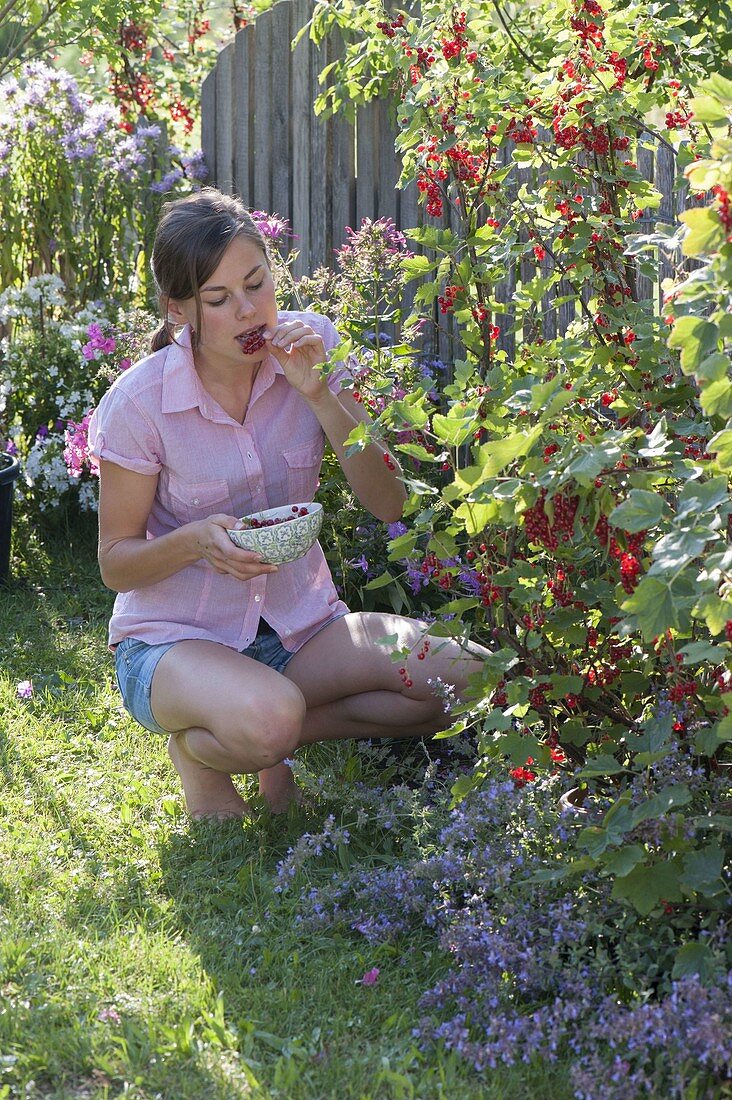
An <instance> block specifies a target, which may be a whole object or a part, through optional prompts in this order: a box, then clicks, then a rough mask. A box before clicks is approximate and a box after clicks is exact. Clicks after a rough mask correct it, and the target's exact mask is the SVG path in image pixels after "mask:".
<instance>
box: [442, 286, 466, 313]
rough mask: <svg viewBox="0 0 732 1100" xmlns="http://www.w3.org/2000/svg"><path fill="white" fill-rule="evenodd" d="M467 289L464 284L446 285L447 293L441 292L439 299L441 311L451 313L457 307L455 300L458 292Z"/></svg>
mask: <svg viewBox="0 0 732 1100" xmlns="http://www.w3.org/2000/svg"><path fill="white" fill-rule="evenodd" d="M464 290H465V287H464V286H446V287H445V293H444V294H440V296H439V297H438V299H437V304H438V305H439V307H440V313H451V312H452V310H453V309H454V308H455V300H456V298H457V296H458V294H461V293H462V291H464Z"/></svg>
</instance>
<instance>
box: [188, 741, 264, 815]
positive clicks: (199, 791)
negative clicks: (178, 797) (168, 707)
mask: <svg viewBox="0 0 732 1100" xmlns="http://www.w3.org/2000/svg"><path fill="white" fill-rule="evenodd" d="M168 754H169V756H170V759H171V760H172V761H173V764H174V765H175V770H176V771H177V772H178V775H179V776H180V778H181V782H182V784H183V794H184V795H185V800H186V808H187V809H188V813H189V814H190V815H191V817H192V818H193V819H194V820H198V819H199V818H207V817H215V818H217V819H218V820H222V821H223V820H225V819H226V818H229V817H249V816H250V815H251V812H252V810H251V806H250V805H249V803H248V802H246V801H245V800H244V799H243V798H242V796H241V795H240V794H239V792H238V791H237V789H236V787H235V786H234V784H233V783H232V780H231V776H230V775H228V774H227V773H226V772H218V771H215V770H214V769H213V768H210V767H209V766H208V765H207V764H202V763H201V761H200V760H196V758H195V757H194V756H191V754H190V753H189V751H188V746H187V744H186V738H185V736H183V734H173V733H171V735H170V738H169V740H168Z"/></svg>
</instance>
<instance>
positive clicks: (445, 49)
mask: <svg viewBox="0 0 732 1100" xmlns="http://www.w3.org/2000/svg"><path fill="white" fill-rule="evenodd" d="M466 29H467V24H466V15H465V12H464V11H461V12H458V13H457V14H456V15H455V16H454V18H453V20H452V26H451V31H452V35H453V37H452V38H443V39H442V56H443V57H444V58H445V61H451V60H452V58H453V57H458V58H459V57H460V55H461V53H462V52H463V50H465V51H466V53H465V60H466V61H475V60H476V58H477V56H478V55H477V53H476V52H475V50H468V45H469V42H468V37H467V35H466V33H465V31H466Z"/></svg>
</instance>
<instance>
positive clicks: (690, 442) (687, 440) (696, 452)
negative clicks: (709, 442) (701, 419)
mask: <svg viewBox="0 0 732 1100" xmlns="http://www.w3.org/2000/svg"><path fill="white" fill-rule="evenodd" d="M676 438H677V439H678V440H680V441H681V442H682V443H683V444H685V446H684V458H699V459H703V460H704V461H707V460H709V459H711V457H712V456H711V455H710V454H709V453H708V451H707V446H706V440H704V439H702V437H701V436H700V435H678V436H676Z"/></svg>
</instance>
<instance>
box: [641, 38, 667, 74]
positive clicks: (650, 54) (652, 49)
mask: <svg viewBox="0 0 732 1100" xmlns="http://www.w3.org/2000/svg"><path fill="white" fill-rule="evenodd" d="M638 45H639V46H640V48H641V49H642V51H643V67H644V68H645V69H648V70H649V71H650V72H653V73H655V71H656V70H657V68H658V61H657V60H656V58H657V57H660V56H661V54H662V53H663V46H662V45H661V44H660V43H655V42H652V41H651V39H650V38H647V37H646V36H645V35H642V36H641V37H640V38H639V39H638Z"/></svg>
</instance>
